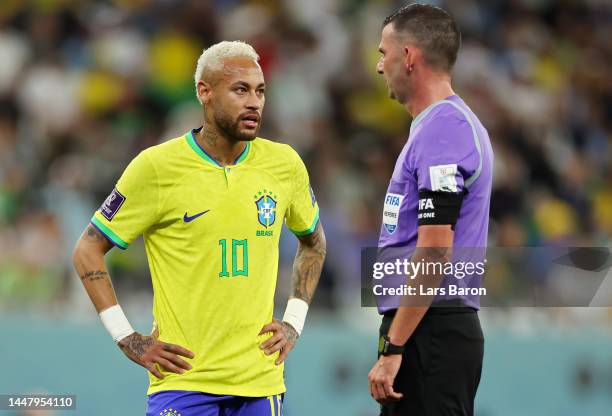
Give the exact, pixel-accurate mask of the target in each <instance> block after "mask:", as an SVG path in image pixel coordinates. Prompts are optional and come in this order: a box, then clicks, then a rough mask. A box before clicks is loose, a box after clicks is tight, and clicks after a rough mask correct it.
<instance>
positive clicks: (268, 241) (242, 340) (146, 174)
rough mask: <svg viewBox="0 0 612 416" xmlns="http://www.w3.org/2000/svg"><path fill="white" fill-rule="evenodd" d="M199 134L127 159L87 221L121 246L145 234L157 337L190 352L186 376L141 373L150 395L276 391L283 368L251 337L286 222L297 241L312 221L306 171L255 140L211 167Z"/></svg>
mask: <svg viewBox="0 0 612 416" xmlns="http://www.w3.org/2000/svg"><path fill="white" fill-rule="evenodd" d="M196 132H197V130H193V131H191V132H189V133H187V134H185V135H184V136H182V137H178V138H175V139H172V140H170V141H168V142H165V143H162V144H160V145H157V146H153V147H150V148H148V149H146V150H144V151H143V152H141V153H140V154H139V155H138V156H136V158H134V159H133V160H132V162H131V163H130V164H129V165H128V167H127V168H126V170H125V171H124V172H123V174H122V176H121V178H120V179H119V181H118V182H117V184H116V187H115V189H114V190H113V191H112V193H111V194H110V196H109V197H108V198H107V199H106V201H104V203H103V204H102V206H101V207H100V209H99V210H98V211H96V213H95V214H94V216H93V218H92V219H91V222H92V224H93V225H94V226H95V227H96V228H97V229H98V230H100V231H101V232H102V233H103V234H104V235H105V236H106V237H107V238H108V239H109V240H110V241H111V242H113V243H114V244H115V245H116V246H118V247H119V248H122V249H125V248H127V247H128V245H129V244H130V243H131V242H132V241H133V240H134V239H136V238H137V237H138V236H139V235H141V234H142V235H143V237H144V242H145V248H146V253H147V259H148V262H149V268H150V271H151V278H152V281H153V292H154V296H153V317H154V319H155V322H156V325H157V329H158V330H159V339H160V340H162V341H165V342H169V343H173V344H179V345H182V346H184V347H185V348H187V349H189V350H191V351H192V352H193V353H194V354H195V358H194V359H192V360H189V359H185V360H186V361H188V362H189V363H190V364H191V365H192V366H193V369H191V370H189V371H187V372H185V373H184V374H175V373H170V372H164V376H165V378H164V379H157V378H156V377H154V376H153V375H151V374H149V379H150V384H149V389H148V394H152V393H155V392H158V391H162V390H188V391H201V392H206V393H210V394H220V395H235V396H247V397H263V396H271V395H275V394H280V393H282V392H284V391H285V385H284V378H283V368H284V367H283V365H282V364H281V365H278V366H277V365H276V364H275V363H274V361H275V360H276V359H277V357H278V354H272V355H270V356H266V355H265V354H264V353H263V351H262V350H261V349H260V348H259V345H260V344H261V343H262V342H263V341H264V340H266V339H267V338H269V336H270V334H264V335H259V332H260V330H261V328H262V327H263V326H264V325H265V324H267V323H269V322H271V320H272V312H273V307H274V304H273V303H274V291H275V288H276V276H277V271H278V243H279V237H280V234H281V230H282V223H283V220H284V221H285V223H286V225H287V227H288V228H289V229H290V230H291V231H293V232H294V233H295V234H296V235H298V236H305V235H308V234H310V233H312V232H313V231H314V229H315V227H316V225H317V223H318V220H319V208H318V205H317V202H316V200H315V197H314V194H313V192H312V189H311V187H310V184H309V179H308V173H307V171H306V167H305V166H304V163H303V162H302V160H301V159H300V157H299V155H298V154H297V153H296V152H295V151H294V150H293V149H292V148H291V147H290V146H288V145H286V144H281V143H275V142H272V141H269V140H265V139H262V138H256V139H254V140H253V141H251V142H247V145H246V148H245V150H244V152H243V153H242V154H241V155H240V157H239V158H238V159H237V160H236V161H235V163H234V164H233V165H229V166H225V167H223V166H220V165H219V164H218V163H217V162H216V161H215V160H214V159H213V158H211V157H210V156H209V155H208V154H207V153H206V152H205V151H204V150H203V149H202V148H201V147H200V146H199V144H198V143H197V142H196V140H195V136H194V134H195V133H196Z"/></svg>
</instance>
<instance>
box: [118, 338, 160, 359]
mask: <svg viewBox="0 0 612 416" xmlns="http://www.w3.org/2000/svg"><path fill="white" fill-rule="evenodd" d="M124 341H125V342H124ZM154 342H155V340H154V339H153V338H152V337H145V336H142V335H141V334H139V333H137V332H134V333H133V334H132V335H129V336H127V337H125V339H123V340H121V344H123V345H122V347H123V348H125V349H127V350H129V351H130V352H132V353H134V354H135V355H136V356H137V357H138V358H141V357H142V355H143V354H144V353H145V352H146V351H147V350H148V349H149V347H151V345H153V343H154Z"/></svg>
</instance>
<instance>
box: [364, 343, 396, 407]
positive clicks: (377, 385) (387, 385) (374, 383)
mask: <svg viewBox="0 0 612 416" xmlns="http://www.w3.org/2000/svg"><path fill="white" fill-rule="evenodd" d="M401 364H402V355H401V354H394V355H387V356H384V355H381V356H380V358H379V359H378V361H377V362H376V364H374V367H372V369H371V370H370V373H369V374H368V380H369V381H370V394H371V395H372V397H373V398H374V400H376V401H377V402H378V403H381V404H385V403H389V402H396V401H398V400H400V399H401V398H402V397H403V394H401V393H396V392H395V391H394V390H393V382H394V381H395V376H397V372H398V371H399V368H400V365H401Z"/></svg>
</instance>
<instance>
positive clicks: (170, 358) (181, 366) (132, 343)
mask: <svg viewBox="0 0 612 416" xmlns="http://www.w3.org/2000/svg"><path fill="white" fill-rule="evenodd" d="M117 345H118V346H119V348H121V351H123V353H124V354H125V355H126V356H127V357H128V358H129V359H130V360H132V361H134V362H135V363H136V364H138V365H141V366H143V367H144V368H146V369H147V370H149V371H150V372H151V374H153V375H154V376H155V377H157V378H164V375H163V374H162V373H161V371H159V368H158V367H157V365H159V366H160V367H162V368H163V369H164V370H166V371H170V372H172V373H177V374H183V373H184V372H185V370H191V368H192V367H191V365H189V364H188V363H187V362H185V361H184V360H182V359H181V358H179V356H183V357H187V358H193V357H194V355H193V353H192V352H191V351H189V350H188V349H186V348H183V347H181V346H180V345H175V344H169V343H167V342H163V341H159V340H157V339H156V338H155V337H153V336H147V335H142V334H139V333H138V332H134V333H133V334H131V335H128V336H127V337H125V338H123V339H122V340H121V341H119V343H118V344H117Z"/></svg>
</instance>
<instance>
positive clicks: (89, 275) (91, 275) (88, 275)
mask: <svg viewBox="0 0 612 416" xmlns="http://www.w3.org/2000/svg"><path fill="white" fill-rule="evenodd" d="M107 276H108V273H107V272H105V271H104V270H96V271H95V272H94V271H90V272H85V274H84V275H82V276H81V280H85V279H87V280H89V281H90V282H93V281H94V280H100V279H105V278H106V277H107Z"/></svg>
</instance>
